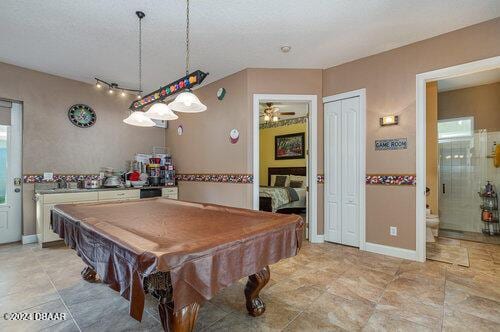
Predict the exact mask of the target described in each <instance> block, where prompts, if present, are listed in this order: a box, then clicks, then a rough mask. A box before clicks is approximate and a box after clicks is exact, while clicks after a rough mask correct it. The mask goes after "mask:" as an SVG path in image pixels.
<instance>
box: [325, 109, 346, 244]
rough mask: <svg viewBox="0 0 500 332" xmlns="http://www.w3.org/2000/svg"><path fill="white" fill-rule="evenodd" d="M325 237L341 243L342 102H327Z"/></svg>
mask: <svg viewBox="0 0 500 332" xmlns="http://www.w3.org/2000/svg"><path fill="white" fill-rule="evenodd" d="M324 110H325V111H324V114H325V115H324V123H325V140H324V144H325V178H326V179H327V180H326V181H325V221H326V222H325V228H326V229H325V239H326V240H327V241H332V242H337V243H341V241H342V229H341V228H342V223H341V207H340V205H341V204H340V201H341V186H342V178H341V165H342V163H341V160H342V159H341V158H342V156H341V153H342V150H341V144H340V141H341V134H342V130H341V125H342V120H341V114H342V102H341V101H335V102H332V103H327V104H325V109H324Z"/></svg>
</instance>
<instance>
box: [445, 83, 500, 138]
mask: <svg viewBox="0 0 500 332" xmlns="http://www.w3.org/2000/svg"><path fill="white" fill-rule="evenodd" d="M466 116H473V117H474V129H476V130H477V129H486V130H487V131H500V82H497V83H493V84H485V85H480V86H475V87H470V88H465V89H458V90H452V91H445V92H440V93H439V95H438V118H439V120H443V119H451V118H460V117H466Z"/></svg>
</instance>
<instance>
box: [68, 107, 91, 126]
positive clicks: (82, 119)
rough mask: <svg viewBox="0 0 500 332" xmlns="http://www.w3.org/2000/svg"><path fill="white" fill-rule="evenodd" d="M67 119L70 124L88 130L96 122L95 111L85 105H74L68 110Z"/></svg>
mask: <svg viewBox="0 0 500 332" xmlns="http://www.w3.org/2000/svg"><path fill="white" fill-rule="evenodd" d="M68 118H69V121H71V123H72V124H74V125H75V126H77V127H80V128H88V127H91V126H92V125H94V123H95V122H96V120H97V116H96V114H95V111H94V110H93V109H92V108H90V107H89V106H87V105H83V104H76V105H73V106H71V107H70V109H69V110H68Z"/></svg>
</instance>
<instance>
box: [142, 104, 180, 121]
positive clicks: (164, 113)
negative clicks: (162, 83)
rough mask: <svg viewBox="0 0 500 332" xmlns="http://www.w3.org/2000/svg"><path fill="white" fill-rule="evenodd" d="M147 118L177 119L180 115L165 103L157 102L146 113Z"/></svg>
mask: <svg viewBox="0 0 500 332" xmlns="http://www.w3.org/2000/svg"><path fill="white" fill-rule="evenodd" d="M144 115H145V116H146V117H147V118H150V119H155V120H177V119H178V118H179V117H178V116H177V115H176V114H175V113H174V112H172V110H171V109H170V108H169V107H168V106H167V105H166V104H164V103H156V104H154V105H153V106H151V107H150V108H149V110H148V111H147V112H146V113H144Z"/></svg>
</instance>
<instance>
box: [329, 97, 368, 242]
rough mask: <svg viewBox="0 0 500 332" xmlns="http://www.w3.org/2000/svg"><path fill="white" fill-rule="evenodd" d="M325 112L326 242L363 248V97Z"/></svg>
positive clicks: (333, 105)
mask: <svg viewBox="0 0 500 332" xmlns="http://www.w3.org/2000/svg"><path fill="white" fill-rule="evenodd" d="M324 110H325V133H324V135H325V142H324V144H325V227H326V229H325V240H327V241H331V242H336V243H342V244H347V245H350V246H359V218H360V204H359V203H360V192H359V187H360V184H359V177H360V160H359V155H360V154H359V152H360V139H359V137H360V97H354V98H348V99H342V100H337V101H333V102H329V103H326V104H325V108H324Z"/></svg>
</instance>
